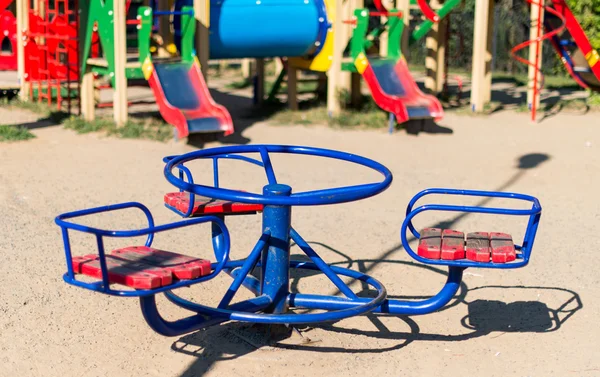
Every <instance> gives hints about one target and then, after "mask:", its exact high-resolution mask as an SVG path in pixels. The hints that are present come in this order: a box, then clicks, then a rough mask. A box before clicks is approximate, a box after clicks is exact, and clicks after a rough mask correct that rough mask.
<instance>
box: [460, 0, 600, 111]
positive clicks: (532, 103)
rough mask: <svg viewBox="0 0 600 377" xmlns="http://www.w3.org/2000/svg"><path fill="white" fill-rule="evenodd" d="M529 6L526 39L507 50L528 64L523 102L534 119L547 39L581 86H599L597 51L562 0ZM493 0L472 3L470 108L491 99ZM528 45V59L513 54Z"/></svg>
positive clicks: (533, 2) (532, 2) (479, 107)
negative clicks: (529, 28) (528, 33)
mask: <svg viewBox="0 0 600 377" xmlns="http://www.w3.org/2000/svg"><path fill="white" fill-rule="evenodd" d="M526 1H527V3H529V4H530V5H531V12H530V18H531V24H530V27H531V32H530V38H529V40H528V41H525V42H523V43H521V44H519V45H517V46H515V47H514V48H513V49H512V51H511V53H512V55H513V57H514V58H515V59H516V60H518V61H519V62H521V63H523V64H526V65H528V66H529V75H528V76H529V85H528V92H527V104H528V106H529V108H530V109H531V116H532V120H533V121H534V120H535V119H536V114H537V108H538V106H539V103H540V91H541V88H542V87H543V81H544V78H543V75H542V74H541V66H542V52H541V51H542V43H543V41H544V40H549V41H550V43H551V44H552V46H553V48H554V49H555V50H556V52H557V53H558V55H559V57H560V59H561V61H562V62H563V64H564V65H565V68H566V69H567V71H568V72H569V74H570V75H571V77H573V79H574V80H575V81H576V82H577V83H578V84H579V85H580V86H581V87H582V88H586V89H591V90H599V89H600V65H599V64H598V61H600V54H599V53H598V51H596V50H595V49H593V48H592V46H591V44H590V42H589V39H588V37H587V36H586V33H585V31H584V30H583V29H582V27H581V25H580V23H579V22H578V21H577V19H576V18H575V16H574V15H573V13H572V12H571V10H570V9H569V6H568V5H567V3H566V2H565V1H564V0H548V1H537V0H526ZM492 18H493V2H491V1H490V0H478V1H477V2H476V3H475V42H474V49H473V73H472V90H471V107H472V110H473V111H482V110H483V106H484V104H485V103H486V102H488V101H489V100H490V98H491V70H490V69H489V67H490V59H491V43H490V41H491V38H490V35H491V29H492V25H493V22H492ZM526 47H529V57H528V59H525V58H522V57H519V56H518V55H517V54H516V53H517V52H518V51H519V50H521V49H524V48H526Z"/></svg>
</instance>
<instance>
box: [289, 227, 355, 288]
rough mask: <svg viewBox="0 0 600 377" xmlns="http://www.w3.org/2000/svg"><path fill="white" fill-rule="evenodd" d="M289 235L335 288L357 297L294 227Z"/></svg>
mask: <svg viewBox="0 0 600 377" xmlns="http://www.w3.org/2000/svg"><path fill="white" fill-rule="evenodd" d="M290 235H291V236H292V239H293V240H294V242H296V244H297V245H298V247H300V249H302V251H304V253H305V254H306V255H307V256H308V257H309V258H310V260H312V261H313V263H314V264H315V265H316V266H317V267H319V270H321V272H323V273H324V274H325V276H327V277H328V278H329V280H331V282H332V283H333V284H334V285H335V286H336V287H337V289H339V290H340V292H342V293H343V294H344V295H345V296H346V297H349V298H351V299H356V298H358V296H357V295H356V294H355V293H354V292H352V290H351V289H350V287H348V285H346V283H344V281H343V280H342V279H340V277H339V276H337V275H336V274H335V272H333V271H332V270H331V267H330V266H329V265H328V264H327V263H325V261H323V259H321V257H320V256H319V255H318V254H317V253H316V252H315V251H314V250H313V249H312V247H310V245H309V244H308V243H307V242H306V241H305V240H304V239H303V238H302V237H301V236H300V234H298V232H296V230H295V229H294V228H291V229H290Z"/></svg>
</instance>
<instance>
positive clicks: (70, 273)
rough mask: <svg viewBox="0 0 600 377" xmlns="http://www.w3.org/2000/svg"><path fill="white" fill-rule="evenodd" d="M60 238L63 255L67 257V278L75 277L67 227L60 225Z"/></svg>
mask: <svg viewBox="0 0 600 377" xmlns="http://www.w3.org/2000/svg"><path fill="white" fill-rule="evenodd" d="M61 232H62V239H63V245H64V246H65V257H66V259H67V276H68V277H69V279H74V278H75V273H74V272H73V262H72V261H73V255H72V254H71V240H70V239H69V230H68V229H67V228H64V227H62V228H61Z"/></svg>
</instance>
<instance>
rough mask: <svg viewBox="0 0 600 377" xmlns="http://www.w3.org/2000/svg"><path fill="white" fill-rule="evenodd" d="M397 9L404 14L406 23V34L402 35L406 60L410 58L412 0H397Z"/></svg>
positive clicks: (403, 17)
mask: <svg viewBox="0 0 600 377" xmlns="http://www.w3.org/2000/svg"><path fill="white" fill-rule="evenodd" d="M396 9H398V10H399V11H400V12H401V13H402V22H404V33H402V41H401V43H402V47H401V49H402V55H403V56H404V58H405V59H407V60H408V59H409V58H410V48H409V39H410V33H409V32H408V30H409V27H410V0H396Z"/></svg>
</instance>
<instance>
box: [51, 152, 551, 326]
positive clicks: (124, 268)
mask: <svg viewBox="0 0 600 377" xmlns="http://www.w3.org/2000/svg"><path fill="white" fill-rule="evenodd" d="M277 153H288V154H299V155H308V156H319V157H325V158H331V159H336V160H341V161H346V162H349V163H354V164H358V165H362V166H364V167H366V168H369V169H372V170H374V171H376V172H378V173H379V174H381V180H380V181H378V182H374V183H368V184H361V185H356V186H347V187H338V188H329V189H321V190H314V191H307V192H297V193H294V192H293V190H292V188H291V187H290V186H287V185H285V184H281V183H279V182H278V180H277V177H276V174H275V171H274V170H273V167H272V163H271V154H277ZM248 154H254V155H256V154H259V155H260V159H256V158H254V157H250V156H249V155H248ZM222 159H236V160H241V161H245V162H247V163H250V164H253V165H256V166H259V167H262V168H263V169H264V174H265V175H266V178H267V185H266V186H264V189H263V193H262V194H256V193H250V192H244V191H238V190H231V189H227V188H223V187H220V186H219V178H220V170H219V161H220V160H222ZM195 160H209V161H212V162H213V173H214V182H213V185H212V186H211V185H204V184H198V183H195V181H194V179H193V176H192V173H191V171H190V169H189V168H188V166H186V165H185V164H186V163H189V162H192V161H195ZM164 161H165V162H166V166H165V169H164V175H165V177H166V179H167V180H168V181H169V182H170V183H171V184H173V185H174V186H175V187H177V188H178V189H179V192H174V193H168V194H166V195H165V198H164V200H165V205H166V207H167V208H169V209H171V210H173V211H174V212H175V213H176V214H178V215H179V216H182V217H184V218H187V220H183V221H179V222H174V223H169V224H165V225H155V224H154V220H153V217H152V215H151V213H150V211H149V210H148V209H147V208H146V207H145V206H143V205H142V204H140V203H134V202H129V203H123V204H117V205H110V206H106V207H98V208H92V209H86V210H81V211H75V212H69V213H65V214H62V215H60V216H58V217H57V218H56V223H57V224H58V225H59V226H60V227H61V230H62V236H63V241H64V248H65V254H66V264H67V272H66V273H65V274H64V276H63V278H64V280H65V281H66V282H67V283H69V284H72V285H75V286H78V287H82V288H85V289H89V290H92V291H95V292H100V293H104V294H109V295H116V296H123V297H139V299H140V304H141V309H142V313H143V316H144V318H145V320H146V322H147V323H148V325H149V326H150V327H151V328H152V329H153V330H154V331H156V332H158V333H159V334H162V335H165V336H178V335H182V334H185V333H189V332H192V331H196V330H198V329H200V328H204V327H208V326H212V325H216V324H219V323H221V322H225V321H229V320H234V321H245V322H255V323H268V324H298V323H319V322H325V321H336V320H340V319H344V318H348V317H352V316H356V315H360V314H365V313H369V312H373V313H389V314H394V315H415V314H426V313H431V312H434V311H436V310H438V309H440V308H442V307H443V306H444V305H446V304H447V303H448V302H449V301H450V300H451V299H452V298H453V297H454V295H455V293H456V292H457V290H458V288H459V286H460V282H461V279H462V274H463V271H464V270H465V269H466V268H468V267H476V268H477V267H479V268H495V269H508V268H518V267H523V266H525V265H527V264H528V263H529V260H530V257H531V252H532V248H533V243H534V240H535V236H536V231H537V227H538V224H539V221H540V217H541V210H542V209H541V206H540V203H539V201H538V200H537V199H536V198H534V197H532V196H528V195H522V194H515V193H503V192H488V191H471V190H453V189H428V190H424V191H422V192H420V193H418V194H417V195H415V196H414V197H413V198H412V199H411V201H410V202H409V204H408V207H407V210H406V218H405V219H404V221H403V223H402V226H401V228H400V236H401V240H402V244H403V246H404V249H405V250H406V251H407V252H408V253H409V255H410V256H411V257H413V258H414V259H416V260H417V261H419V262H422V263H427V264H433V265H440V266H448V270H449V272H448V279H447V281H446V283H445V285H444V286H443V288H442V289H441V290H440V292H439V293H437V294H436V295H434V296H433V297H431V298H428V299H425V300H421V301H400V300H394V299H390V298H388V297H387V291H386V289H385V287H384V286H383V285H382V284H381V283H380V282H379V281H378V280H377V279H375V278H374V277H371V276H369V275H366V274H364V273H361V272H358V271H354V270H351V269H347V268H340V267H336V266H330V265H328V264H327V263H326V262H325V261H324V260H323V259H322V258H321V257H320V256H319V255H318V254H317V253H316V252H315V250H313V249H312V248H311V246H310V245H309V244H308V243H307V242H306V241H305V239H304V238H303V237H302V236H301V235H300V233H299V232H298V231H297V230H296V229H294V228H293V226H292V215H291V214H292V211H291V209H292V207H293V206H313V205H330V204H337V203H344V202H352V201H357V200H361V199H365V198H368V197H371V196H374V195H377V194H379V193H381V192H382V191H384V190H385V189H387V188H388V187H389V185H390V184H391V183H392V174H391V172H390V171H389V169H387V168H386V167H385V166H383V165H381V164H380V163H378V162H375V161H373V160H370V159H367V158H365V157H361V156H357V155H353V154H349V153H344V152H339V151H334V150H326V149H318V148H311V147H300V146H282V145H246V146H231V147H219V148H212V149H206V150H201V151H195V152H192V153H188V154H184V155H180V156H169V157H166V158H165V159H164ZM426 195H467V196H478V197H491V198H505V199H514V200H519V201H525V202H529V203H530V205H531V207H530V208H528V209H508V208H492V207H478V206H457V205H438V204H425V205H421V206H419V207H415V206H416V204H417V202H418V201H419V200H420V199H421V198H422V197H424V196H426ZM126 208H137V209H139V210H141V211H142V212H143V213H144V214H145V216H146V218H147V221H148V227H146V228H144V229H139V230H109V229H101V228H95V227H90V226H86V225H81V224H78V223H75V222H73V220H72V219H74V218H77V217H80V216H87V215H93V214H99V213H104V212H110V211H115V210H121V209H126ZM425 211H453V212H467V213H482V214H493V215H513V216H525V217H527V218H528V219H529V221H528V224H527V228H526V231H525V235H524V239H523V242H522V244H521V245H515V244H513V242H512V238H511V236H510V235H507V234H504V233H481V232H480V233H469V234H468V235H467V237H466V241H465V238H464V234H463V233H461V232H457V231H452V230H447V229H446V230H441V229H425V230H423V231H422V232H420V233H419V232H417V231H416V229H415V227H414V225H413V222H412V220H413V218H414V217H415V216H417V215H418V214H420V213H423V212H425ZM259 212H262V219H263V225H262V227H263V229H262V230H261V232H260V235H259V237H258V241H257V242H256V245H255V246H254V247H253V248H252V250H251V251H250V252H249V254H248V257H247V258H245V259H241V260H230V258H229V251H230V234H229V231H228V230H227V227H226V225H225V220H224V219H225V218H226V217H227V216H229V215H250V214H256V213H259ZM206 223H210V224H211V226H212V245H213V251H214V255H215V256H214V259H213V261H212V262H209V261H207V260H206V259H201V258H198V257H190V256H186V255H181V254H177V253H172V252H169V251H164V250H158V249H155V248H153V247H152V242H153V239H154V236H155V234H157V233H159V232H164V231H169V230H172V229H176V228H181V227H186V226H192V225H199V224H206ZM73 231H77V232H84V233H87V234H90V235H91V236H93V237H95V239H96V245H97V254H86V255H84V256H74V254H73V251H72V249H71V247H72V245H71V243H70V232H73ZM409 232H410V233H411V234H412V235H413V236H414V237H415V238H416V239H420V241H419V246H418V249H417V251H415V250H413V249H412V247H411V245H410V243H409V240H408V233H409ZM143 235H147V239H146V242H145V243H144V245H136V246H130V247H125V248H120V249H117V250H113V251H110V252H109V251H107V250H105V247H104V239H105V238H106V237H117V238H128V237H138V236H143ZM292 241H293V242H295V243H296V245H298V246H299V248H300V249H301V250H302V251H303V252H304V253H305V254H306V256H307V257H308V258H309V259H310V262H307V261H294V260H290V243H291V242H292ZM255 268H258V269H260V271H261V274H260V278H256V277H254V275H252V274H250V273H251V272H252V271H253V270H254V269H255ZM291 269H309V270H314V271H318V272H320V273H323V274H324V275H325V276H326V277H327V278H328V279H329V280H330V281H331V282H332V283H333V284H334V285H335V286H336V287H337V289H338V290H339V292H340V293H341V294H342V295H343V296H324V295H316V294H311V293H298V292H290V284H289V283H290V281H289V280H290V270H291ZM222 272H224V273H227V274H229V275H231V277H232V278H233V282H232V283H231V285H230V286H229V288H227V289H226V290H224V295H223V298H222V299H221V301H220V303H219V304H218V305H217V307H209V306H205V305H202V304H199V303H196V302H194V301H191V300H189V299H186V298H183V297H181V296H179V295H177V294H175V293H174V290H175V289H178V288H182V287H188V286H191V285H193V284H198V283H201V282H204V281H207V280H210V279H212V278H214V277H216V276H217V275H218V274H219V273H222ZM80 275H86V276H87V277H88V278H93V279H94V281H92V282H89V280H88V281H83V280H80V278H79V277H80ZM341 276H346V277H350V278H353V279H358V280H361V281H362V282H364V283H366V284H368V285H369V286H370V287H371V288H373V290H374V291H375V292H376V294H374V295H373V297H361V296H359V295H357V294H356V293H355V292H353V291H352V289H350V287H349V286H348V285H347V284H346V283H345V282H344V281H343V280H342V279H341ZM115 284H118V285H121V286H123V287H113V285H115ZM242 286H243V287H245V288H246V289H248V290H249V291H250V292H252V293H253V294H254V295H255V297H254V298H251V299H249V300H243V301H240V302H237V303H234V304H232V301H233V298H234V296H235V294H236V292H237V291H238V290H239V289H240V287H242ZM158 293H164V294H165V296H166V297H167V298H168V300H169V301H171V302H172V303H174V304H176V305H178V306H180V307H182V308H184V309H186V310H188V311H190V312H192V313H193V314H191V315H190V316H189V317H185V318H181V319H179V320H176V321H167V320H165V319H164V318H163V317H162V316H161V315H160V313H159V312H158V308H157V306H156V301H155V296H156V294H158ZM290 308H305V309H319V310H323V312H317V313H301V314H296V313H292V312H290V311H289V309H290Z"/></svg>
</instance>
